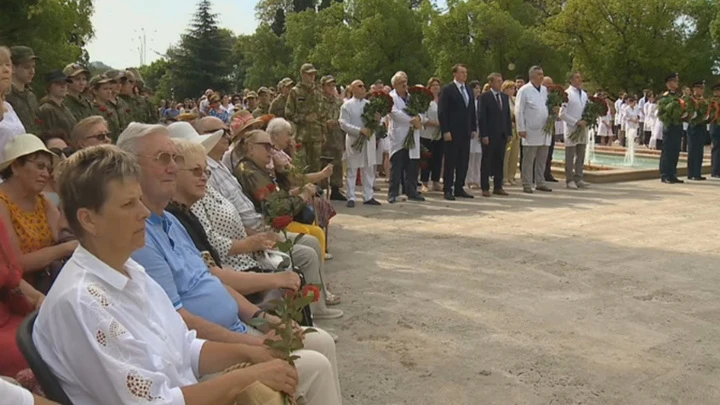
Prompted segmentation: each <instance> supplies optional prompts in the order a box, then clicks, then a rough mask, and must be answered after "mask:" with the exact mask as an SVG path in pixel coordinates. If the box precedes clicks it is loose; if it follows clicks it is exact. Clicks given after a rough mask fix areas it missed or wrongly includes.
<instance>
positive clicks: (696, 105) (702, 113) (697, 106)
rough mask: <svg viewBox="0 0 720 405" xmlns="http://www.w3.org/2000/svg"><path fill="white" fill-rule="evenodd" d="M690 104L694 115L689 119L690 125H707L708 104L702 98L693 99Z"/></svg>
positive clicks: (708, 117)
mask: <svg viewBox="0 0 720 405" xmlns="http://www.w3.org/2000/svg"><path fill="white" fill-rule="evenodd" d="M691 104H692V107H693V110H694V114H693V116H692V117H691V118H690V123H692V124H696V125H702V124H707V123H708V120H709V119H710V103H708V101H707V100H705V99H704V98H693V99H692V103H691Z"/></svg>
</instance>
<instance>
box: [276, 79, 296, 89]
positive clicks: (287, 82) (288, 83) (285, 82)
mask: <svg viewBox="0 0 720 405" xmlns="http://www.w3.org/2000/svg"><path fill="white" fill-rule="evenodd" d="M293 84H295V82H293V79H291V78H289V77H286V78H284V79H282V80H280V82H278V88H279V89H280V88H283V87H290V86H292V85H293Z"/></svg>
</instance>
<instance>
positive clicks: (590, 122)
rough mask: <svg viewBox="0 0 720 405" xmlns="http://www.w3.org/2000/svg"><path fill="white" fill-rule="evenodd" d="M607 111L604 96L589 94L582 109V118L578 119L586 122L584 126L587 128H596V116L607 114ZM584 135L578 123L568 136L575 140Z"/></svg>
mask: <svg viewBox="0 0 720 405" xmlns="http://www.w3.org/2000/svg"><path fill="white" fill-rule="evenodd" d="M607 112H608V107H607V103H606V102H605V98H604V97H594V96H590V97H589V98H588V102H587V104H585V108H584V109H583V113H582V118H580V119H581V120H582V121H585V122H586V123H587V125H586V128H587V129H588V130H592V129H596V128H597V126H598V118H600V117H604V116H605V115H607ZM584 135H585V131H583V128H581V127H580V126H579V125H578V126H576V127H575V130H574V131H573V132H572V133H571V134H570V135H569V136H568V138H569V139H570V140H571V141H573V142H577V141H578V140H580V137H581V136H584Z"/></svg>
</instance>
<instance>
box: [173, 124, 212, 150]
mask: <svg viewBox="0 0 720 405" xmlns="http://www.w3.org/2000/svg"><path fill="white" fill-rule="evenodd" d="M167 129H168V131H169V132H170V138H175V139H185V140H188V141H190V142H194V143H199V144H201V145H202V146H203V147H204V148H205V151H206V152H210V151H211V150H212V149H213V148H214V147H215V145H217V143H218V142H220V138H222V136H223V132H225V130H223V129H219V130H217V131H215V132H213V133H212V134H209V135H200V134H198V133H197V131H196V130H195V128H193V126H192V125H190V123H188V122H183V121H179V122H173V123H172V124H170V125H168V127H167Z"/></svg>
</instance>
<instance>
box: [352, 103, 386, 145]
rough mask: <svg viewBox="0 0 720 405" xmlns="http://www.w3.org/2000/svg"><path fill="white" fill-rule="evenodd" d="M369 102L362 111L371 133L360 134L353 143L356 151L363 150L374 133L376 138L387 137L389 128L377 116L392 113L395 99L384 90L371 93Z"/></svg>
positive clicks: (366, 126)
mask: <svg viewBox="0 0 720 405" xmlns="http://www.w3.org/2000/svg"><path fill="white" fill-rule="evenodd" d="M367 100H368V102H367V104H365V107H364V109H363V113H362V119H363V122H364V123H365V128H367V129H369V130H370V135H368V136H364V135H363V134H360V136H359V137H358V139H357V140H356V141H355V142H354V143H353V145H352V147H353V149H355V150H356V151H358V152H360V151H362V148H363V146H364V145H365V142H367V141H369V140H370V137H372V135H373V133H374V134H375V138H376V139H383V138H386V137H387V128H385V126H384V125H382V124H381V123H380V121H379V120H378V119H377V117H378V116H379V117H381V118H382V117H384V116H386V115H388V114H390V111H391V110H392V107H393V104H394V103H393V99H392V97H390V96H389V95H387V94H385V92H382V91H374V92H372V93H370V95H369V96H368V98H367Z"/></svg>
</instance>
